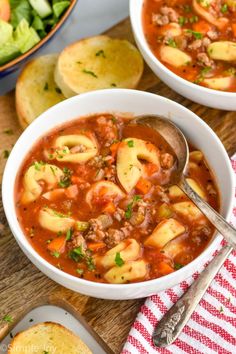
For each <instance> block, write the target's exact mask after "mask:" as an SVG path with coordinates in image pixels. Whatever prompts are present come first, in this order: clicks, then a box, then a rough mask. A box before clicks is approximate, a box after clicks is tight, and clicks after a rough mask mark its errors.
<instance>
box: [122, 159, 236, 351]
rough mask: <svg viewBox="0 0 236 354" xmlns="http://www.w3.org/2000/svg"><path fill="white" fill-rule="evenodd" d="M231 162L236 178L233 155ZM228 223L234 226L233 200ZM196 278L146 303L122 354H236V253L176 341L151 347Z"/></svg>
mask: <svg viewBox="0 0 236 354" xmlns="http://www.w3.org/2000/svg"><path fill="white" fill-rule="evenodd" d="M231 161H232V166H233V169H234V172H235V177H236V155H234V157H233V158H232V160H231ZM235 197H236V191H235ZM231 222H232V224H233V225H234V226H236V200H235V207H234V210H233V215H232V219H231ZM220 247H221V246H219V249H220ZM216 252H217V250H216V251H215V253H216ZM203 268H204V266H203V267H202V269H203ZM199 271H201V269H200V270H199ZM198 274H199V273H198V272H196V273H194V274H193V275H192V276H191V278H188V279H187V280H185V281H183V282H181V283H180V284H178V285H176V286H174V287H173V288H170V289H168V290H165V291H162V292H160V293H158V294H156V295H153V296H151V297H150V298H148V299H147V300H146V301H145V304H144V305H143V306H142V307H141V309H140V312H139V314H138V316H137V318H136V320H135V322H134V324H133V326H132V328H131V331H130V333H129V336H128V338H127V341H126V343H125V346H124V348H123V351H122V354H136V353H137V354H139V353H140V354H155V353H161V354H183V353H188V354H213V353H214V354H215V353H218V354H236V250H234V251H233V252H232V253H231V255H230V256H229V257H228V259H227V260H226V262H225V263H224V265H223V267H222V268H221V270H220V272H219V273H218V274H217V275H216V277H215V279H214V280H213V282H212V283H211V286H210V287H209V289H208V290H207V292H206V294H205V295H204V297H203V298H202V300H201V301H200V304H199V305H198V306H197V308H196V310H195V312H194V313H193V315H192V317H191V319H190V320H189V322H188V323H187V325H186V326H185V327H184V329H183V332H182V333H181V335H180V336H179V338H178V339H177V340H176V341H175V342H174V343H173V344H171V345H170V346H168V347H167V348H156V347H155V346H154V345H153V343H152V333H153V329H154V327H155V326H156V324H157V323H158V321H159V320H160V319H161V318H162V316H163V315H164V314H165V313H166V311H168V309H169V308H170V307H171V306H172V305H173V304H174V303H175V302H176V301H177V300H178V299H179V297H180V296H181V295H182V294H183V293H184V292H185V291H186V290H187V288H188V287H189V285H191V284H192V282H193V281H194V279H196V277H197V276H198Z"/></svg>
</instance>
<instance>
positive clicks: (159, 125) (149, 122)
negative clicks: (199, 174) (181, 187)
mask: <svg viewBox="0 0 236 354" xmlns="http://www.w3.org/2000/svg"><path fill="white" fill-rule="evenodd" d="M132 123H135V124H139V125H145V126H148V127H149V128H151V129H154V130H156V131H157V132H158V133H159V134H160V135H161V136H162V137H163V138H164V139H165V140H166V142H167V143H168V144H169V146H170V147H171V149H172V150H173V152H174V153H175V156H176V158H177V168H176V170H175V173H172V174H171V181H170V184H177V183H178V182H179V181H180V179H181V178H182V176H183V174H184V173H185V172H186V168H187V165H188V160H189V148H188V143H187V140H186V138H185V136H184V134H183V133H182V131H181V130H180V129H179V128H178V127H177V126H176V125H175V124H174V123H173V122H172V121H171V120H169V119H167V118H164V117H161V116H157V115H145V116H138V117H137V118H135V119H134V120H133V121H132Z"/></svg>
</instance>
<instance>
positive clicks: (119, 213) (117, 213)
mask: <svg viewBox="0 0 236 354" xmlns="http://www.w3.org/2000/svg"><path fill="white" fill-rule="evenodd" d="M113 217H114V219H116V220H117V221H119V222H121V221H122V219H124V217H125V211H124V210H123V209H121V208H119V207H118V208H116V211H115V212H114V214H113Z"/></svg>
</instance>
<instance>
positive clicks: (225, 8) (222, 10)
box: [220, 4, 228, 14]
mask: <svg viewBox="0 0 236 354" xmlns="http://www.w3.org/2000/svg"><path fill="white" fill-rule="evenodd" d="M220 11H221V12H222V14H225V13H226V12H228V5H227V4H224V5H222V6H221V8H220Z"/></svg>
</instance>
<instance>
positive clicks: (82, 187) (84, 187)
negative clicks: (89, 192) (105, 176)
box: [78, 182, 90, 191]
mask: <svg viewBox="0 0 236 354" xmlns="http://www.w3.org/2000/svg"><path fill="white" fill-rule="evenodd" d="M78 187H79V189H81V190H82V191H83V190H84V189H86V188H89V187H90V183H89V182H84V183H80V184H79V185H78Z"/></svg>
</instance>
